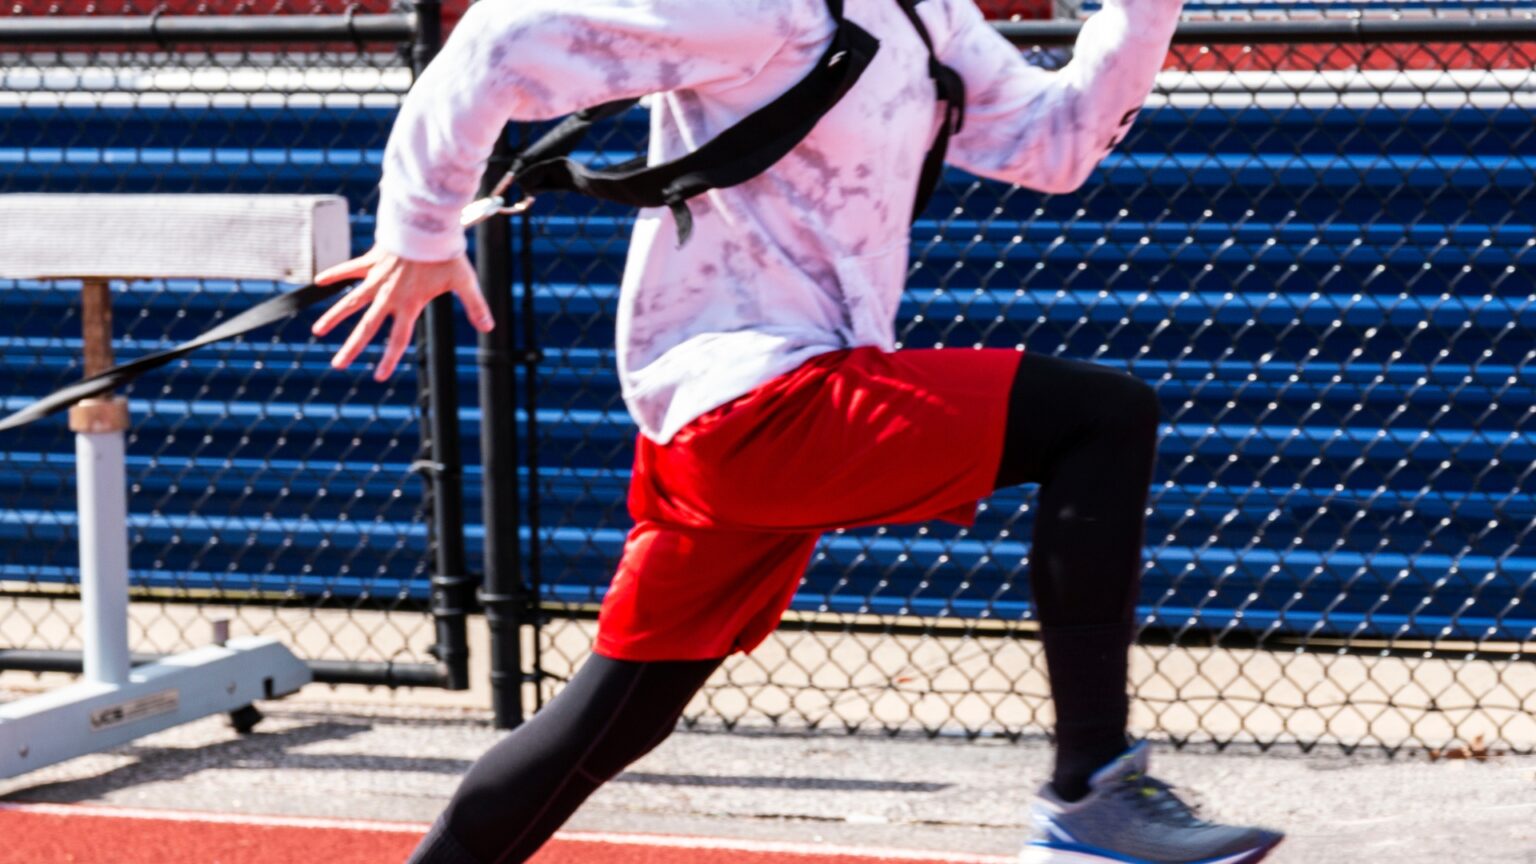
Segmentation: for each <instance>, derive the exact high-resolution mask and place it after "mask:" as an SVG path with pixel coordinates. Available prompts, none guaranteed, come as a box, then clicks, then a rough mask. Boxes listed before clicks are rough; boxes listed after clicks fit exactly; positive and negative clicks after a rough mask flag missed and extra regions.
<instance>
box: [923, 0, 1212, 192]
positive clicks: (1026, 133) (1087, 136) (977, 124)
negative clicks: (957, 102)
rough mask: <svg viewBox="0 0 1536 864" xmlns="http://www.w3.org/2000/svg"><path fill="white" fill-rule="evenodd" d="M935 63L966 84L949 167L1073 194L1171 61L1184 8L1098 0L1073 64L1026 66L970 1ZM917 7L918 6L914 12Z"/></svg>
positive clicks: (958, 3)
mask: <svg viewBox="0 0 1536 864" xmlns="http://www.w3.org/2000/svg"><path fill="white" fill-rule="evenodd" d="M949 6H950V14H951V16H952V17H953V20H952V22H951V24H952V29H951V31H950V32H951V34H952V35H951V38H950V39H949V40H948V42H947V44H945V45H944V46H943V48H942V50H941V51H940V59H941V60H942V61H943V62H944V63H945V64H947V65H949V66H951V67H953V68H954V69H955V70H956V71H958V72H959V73H960V75H961V77H962V78H964V79H965V84H966V90H967V109H966V119H965V129H964V130H963V131H962V132H961V133H960V134H959V135H957V136H955V138H954V140H953V141H952V142H951V144H950V150H949V159H948V161H950V162H951V163H953V164H955V165H958V166H960V167H961V168H964V169H966V170H968V171H971V172H973V173H976V174H980V175H982V176H984V177H992V178H995V179H998V180H1004V181H1007V182H1010V183H1017V184H1019V185H1021V186H1027V187H1029V188H1031V189H1038V190H1040V191H1042V192H1052V193H1060V192H1071V191H1072V190H1074V189H1076V188H1078V187H1079V186H1081V185H1082V184H1083V181H1084V180H1086V179H1088V175H1089V173H1090V172H1092V171H1093V168H1094V166H1096V165H1098V164H1099V161H1100V160H1101V159H1103V158H1104V156H1105V155H1106V154H1108V153H1109V151H1110V149H1111V148H1112V147H1114V145H1115V144H1117V143H1119V142H1120V140H1121V139H1122V138H1124V137H1125V133H1126V132H1127V130H1129V129H1130V127H1131V123H1132V121H1133V120H1134V119H1135V117H1136V112H1137V111H1139V110H1140V109H1141V106H1142V104H1143V103H1144V102H1145V101H1146V98H1147V94H1148V93H1150V92H1151V91H1152V83H1153V80H1154V79H1155V78H1156V76H1157V72H1158V70H1159V69H1161V68H1162V64H1163V59H1164V58H1165V57H1166V56H1167V54H1168V43H1169V41H1170V40H1171V39H1172V37H1173V30H1174V27H1175V25H1176V24H1177V23H1178V17H1179V12H1180V10H1181V7H1182V3H1181V0H1104V6H1103V8H1102V9H1101V10H1100V11H1099V12H1097V13H1095V14H1094V15H1093V16H1092V17H1090V18H1089V19H1088V20H1087V21H1085V22H1084V23H1083V29H1082V32H1081V33H1079V34H1078V37H1077V45H1076V47H1075V48H1074V49H1073V54H1072V61H1071V62H1070V63H1068V64H1067V65H1066V66H1064V67H1063V68H1061V69H1060V70H1058V71H1055V72H1051V71H1047V70H1045V69H1040V68H1038V67H1035V66H1031V65H1029V64H1028V63H1026V62H1025V61H1024V59H1023V58H1022V57H1021V56H1020V54H1019V50H1018V49H1017V48H1015V47H1014V46H1013V45H1011V44H1009V42H1008V40H1006V39H1004V38H1003V37H1002V36H1001V35H999V34H998V33H997V31H996V30H994V29H993V28H992V27H991V25H989V24H988V23H987V22H986V21H985V20H984V19H983V18H982V15H981V12H980V11H978V10H977V8H976V6H975V4H974V3H973V2H972V0H955V2H952V3H950V4H949ZM919 8H921V7H919Z"/></svg>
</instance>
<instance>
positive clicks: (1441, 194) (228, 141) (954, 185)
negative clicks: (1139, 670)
mask: <svg viewBox="0 0 1536 864" xmlns="http://www.w3.org/2000/svg"><path fill="white" fill-rule="evenodd" d="M390 116H391V115H390V112H388V111H385V110H382V109H356V108H349V109H345V110H341V109H332V110H324V109H318V108H302V109H300V108H289V109H263V108H218V109H215V108H195V107H194V108H187V107H178V108H176V109H174V110H171V109H166V110H163V111H156V110H148V109H146V110H143V111H138V112H129V111H125V110H117V109H103V110H96V111H93V110H86V109H83V108H75V107H69V108H51V109H19V108H14V107H11V108H3V109H0V128H3V129H6V130H7V134H6V137H5V139H4V140H3V141H0V191H8V192H19V191H59V192H64V191H86V190H92V191H149V190H154V191H170V192H198V191H203V192H211V191H220V192H223V191H246V192H339V193H341V194H345V195H347V196H348V197H349V198H350V199H351V200H352V201H353V203H354V210H355V211H356V212H358V213H360V214H366V213H367V212H368V211H369V210H371V207H372V194H373V187H374V185H375V183H376V182H377V173H378V164H379V161H380V151H381V148H382V144H383V140H384V136H385V134H386V133H387V130H388V125H389V122H390ZM1530 119H1531V118H1530V114H1529V113H1528V112H1525V111H1518V110H1514V109H1502V110H1491V109H1488V108H1485V107H1472V106H1468V107H1465V108H1443V107H1442V108H1430V107H1421V108H1416V109H1411V110H1408V109H1402V110H1389V109H1386V108H1374V109H1347V108H1331V109H1322V108H1299V107H1297V108H1288V109H1285V110H1283V111H1282V110H1273V109H1261V108H1257V107H1250V108H1241V109H1240V108H1221V107H1215V106H1210V107H1202V108H1199V109H1198V110H1192V109H1187V108H1173V107H1167V108H1157V109H1150V110H1148V111H1146V112H1144V114H1143V116H1142V119H1141V120H1140V121H1139V123H1138V126H1137V127H1136V129H1135V131H1134V132H1133V134H1132V135H1131V136H1130V138H1129V139H1128V140H1127V141H1126V142H1125V144H1124V145H1123V146H1122V147H1121V148H1120V149H1119V151H1117V152H1116V153H1115V154H1114V155H1112V156H1111V157H1110V158H1109V159H1108V160H1106V162H1105V164H1104V165H1103V166H1102V167H1101V169H1100V170H1099V171H1098V172H1097V173H1096V175H1095V176H1094V177H1093V178H1092V179H1091V180H1090V181H1089V182H1088V184H1087V185H1086V186H1085V187H1084V189H1083V190H1082V192H1080V193H1078V194H1075V195H1067V196H1054V197H1047V196H1041V195H1037V194H1034V193H1031V192H1028V191H1026V190H1019V189H1009V188H1006V187H1003V186H1001V185H999V184H995V183H990V182H981V181H978V180H976V179H975V178H972V177H969V176H966V175H963V174H961V173H959V172H952V173H951V174H950V175H949V176H948V177H947V178H946V186H945V189H944V190H942V191H941V193H940V194H939V196H938V197H937V199H936V200H935V202H934V203H933V205H932V206H931V207H930V209H929V211H928V214H927V215H926V217H925V219H924V220H923V221H922V222H921V223H920V224H919V225H918V226H917V227H916V229H915V230H914V238H915V242H914V247H913V248H914V254H915V256H916V257H915V260H914V266H913V270H912V276H911V288H910V290H909V291H908V293H907V297H906V301H905V302H904V304H903V307H902V309H901V312H900V324H899V330H900V333H901V338H902V340H903V343H904V344H906V345H909V346H925V345H933V344H944V345H950V346H968V345H975V344H988V345H997V346H1013V345H1016V344H1018V343H1021V342H1022V343H1025V344H1027V345H1028V347H1029V349H1030V350H1033V351H1043V352H1062V353H1065V354H1068V355H1070V356H1077V357H1088V358H1092V359H1095V360H1098V361H1100V362H1106V363H1113V364H1116V365H1119V366H1122V367H1124V368H1129V369H1132V370H1133V371H1135V372H1136V373H1137V374H1138V375H1140V376H1142V377H1143V378H1145V379H1147V380H1148V381H1151V382H1153V383H1155V384H1156V386H1157V388H1158V392H1159V394H1160V396H1161V398H1162V403H1163V408H1164V421H1165V427H1164V438H1163V444H1162V448H1161V456H1160V463H1159V469H1158V474H1157V482H1156V485H1155V486H1154V488H1153V513H1152V516H1151V518H1150V519H1149V523H1148V531H1147V552H1148V561H1149V567H1148V571H1147V581H1146V589H1145V591H1144V594H1143V600H1142V606H1141V612H1142V614H1143V617H1144V620H1146V621H1147V622H1149V623H1152V624H1156V625H1159V626H1164V627H1170V628H1176V629H1177V628H1196V629H1204V630H1217V631H1231V630H1245V631H1251V632H1256V633H1284V634H1293V635H1294V634H1313V633H1327V634H1332V635H1347V634H1368V635H1372V636H1393V635H1397V636H1409V635H1411V636H1416V637H1423V636H1456V637H1477V638H1502V639H1512V638H1522V637H1523V638H1529V637H1531V636H1532V634H1533V633H1536V612H1533V611H1532V610H1531V609H1530V605H1529V604H1521V602H1520V601H1521V599H1522V597H1523V595H1524V593H1525V592H1526V591H1527V589H1528V587H1529V586H1530V585H1532V584H1533V583H1536V543H1533V542H1532V540H1531V531H1532V525H1533V524H1536V498H1533V496H1532V494H1531V493H1532V492H1533V491H1536V476H1533V473H1532V471H1531V469H1530V466H1531V465H1532V464H1533V462H1536V428H1533V419H1532V418H1533V416H1536V398H1533V396H1532V393H1533V387H1532V385H1533V384H1536V373H1533V372H1532V371H1531V362H1532V358H1533V357H1536V336H1533V335H1532V334H1533V333H1536V289H1533V287H1532V283H1531V280H1530V277H1529V274H1528V272H1527V271H1528V270H1529V265H1530V263H1531V255H1532V252H1531V249H1532V240H1531V238H1532V237H1533V236H1536V225H1533V221H1536V207H1533V201H1532V193H1531V191H1530V190H1531V188H1532V186H1533V183H1532V181H1533V179H1536V158H1532V157H1531V156H1530V155H1528V154H1529V153H1530V152H1532V151H1531V148H1530V146H1529V145H1530V142H1531V139H1532V134H1533V133H1532V131H1531V130H1532V126H1531V122H1530ZM616 134H617V136H618V137H619V140H634V141H638V140H641V138H642V136H643V134H644V129H643V124H642V122H641V118H639V117H638V116H634V115H631V116H628V117H626V118H622V119H621V120H620V121H619V124H618V126H617V128H616ZM1521 142H1524V143H1523V146H1522V144H1521ZM619 149H622V148H619ZM539 214H540V218H539V226H540V228H539V231H538V236H537V239H536V240H535V245H534V249H533V252H534V258H535V261H536V271H537V273H538V274H539V289H538V293H537V297H536V298H535V303H534V308H535V312H536V315H537V316H538V321H537V324H538V329H539V332H540V334H541V338H542V339H543V341H544V343H545V348H546V349H547V353H548V359H547V361H546V362H545V364H544V366H543V369H542V373H541V398H540V402H539V404H538V405H537V406H536V411H537V419H538V421H539V423H540V426H541V429H542V430H543V432H542V438H541V442H540V449H541V457H542V464H541V466H540V468H539V473H538V478H537V479H538V483H539V488H540V489H541V491H542V496H541V508H542V513H543V516H544V525H543V529H542V533H541V534H540V536H539V542H540V543H541V544H542V549H543V552H544V555H543V561H544V573H543V585H542V590H543V592H544V595H545V597H546V598H547V599H550V600H559V601H566V602H581V603H586V602H595V601H597V600H599V599H600V598H601V594H602V591H603V589H604V586H605V585H606V583H607V580H608V576H609V574H610V573H611V569H612V566H613V562H614V559H615V556H616V555H617V553H618V550H619V549H620V547H621V545H622V542H623V537H624V531H625V529H626V528H627V524H628V523H627V517H626V515H625V511H624V490H625V487H626V483H627V479H628V467H629V457H630V453H631V449H630V447H631V441H632V438H633V435H634V428H633V426H632V425H631V424H630V422H629V420H628V418H627V416H626V415H625V413H624V410H623V406H622V403H621V402H620V400H619V395H618V389H617V382H616V379H615V376H614V373H613V354H612V347H611V343H612V338H613V320H612V315H613V311H614V308H615V294H616V290H617V289H616V281H617V277H618V274H619V272H620V268H621V266H622V262H623V253H624V243H623V242H622V238H623V237H624V235H625V232H626V226H627V224H628V222H627V215H626V214H625V213H624V212H623V211H621V210H619V209H616V208H609V207H605V206H599V205H592V204H589V203H587V202H585V201H579V200H574V199H566V200H563V201H558V200H554V199H551V200H549V201H545V202H541V204H540V210H539ZM371 231H372V223H371V218H370V217H369V216H367V215H359V216H357V217H356V219H355V233H356V240H355V242H356V245H357V248H358V249H359V250H361V249H362V248H365V247H366V245H367V242H368V239H369V236H370V234H371ZM275 287H276V286H271V285H260V284H253V283H246V284H234V283H220V282H209V283H191V282H177V281H172V282H167V283H144V284H141V285H138V286H136V287H135V290H134V292H133V295H132V296H131V297H120V299H119V304H120V305H119V312H118V316H119V328H118V333H119V336H120V337H122V338H121V341H120V343H119V352H120V354H121V355H122V356H131V355H136V354H138V353H142V352H145V351H149V350H152V349H154V348H156V347H161V345H162V344H163V343H162V342H161V340H162V339H164V338H175V339H179V338H185V337H188V336H191V335H193V334H194V333H196V332H198V331H200V330H201V329H203V328H204V327H206V326H207V324H208V322H209V321H210V320H211V319H212V317H213V316H214V315H216V314H219V313H220V312H221V311H225V312H230V311H236V310H238V309H242V308H245V307H246V306H248V305H250V304H251V303H253V302H255V301H256V300H257V299H259V298H260V297H261V296H263V295H264V293H266V292H269V291H271V290H275ZM0 292H3V297H4V302H5V308H6V309H7V311H8V313H9V315H8V319H9V323H8V324H7V325H0V347H3V351H0V407H3V408H4V409H6V410H13V409H15V408H18V407H20V406H21V405H23V404H25V403H26V401H27V400H28V397H30V396H36V395H40V394H42V393H44V392H46V391H47V390H49V389H51V388H52V387H54V386H57V385H59V384H61V383H64V382H66V381H69V380H71V379H72V378H74V377H78V375H79V366H78V361H77V357H78V354H79V339H78V326H77V323H76V322H75V321H74V319H73V317H72V315H73V313H72V311H71V309H72V299H73V293H72V292H71V291H69V290H67V289H65V288H58V287H55V286H49V285H43V284H39V283H27V282H4V283H0ZM957 316H958V317H959V320H957ZM311 320H313V315H310V316H307V317H305V318H304V319H303V320H300V321H296V322H293V323H291V324H288V325H285V326H283V327H281V328H277V329H275V330H274V331H271V332H266V333H262V334H258V335H256V336H254V337H252V338H250V339H248V340H245V341H242V342H240V343H236V344H233V345H229V346H224V347H221V348H218V349H214V350H210V351H205V352H203V353H200V354H198V355H195V356H193V357H191V358H189V359H187V360H185V361H183V362H182V363H180V364H177V365H174V366H172V367H170V368H168V369H165V370H162V371H161V372H157V373H154V374H152V375H149V376H146V377H145V378H144V379H142V380H141V381H140V382H139V383H138V384H137V385H135V386H134V388H133V389H132V391H131V392H130V393H129V394H128V395H129V396H130V398H131V399H132V400H133V407H134V414H135V416H136V418H138V424H137V427H136V430H135V433H134V439H133V441H132V442H131V443H130V454H131V461H130V466H129V471H130V476H131V478H132V482H133V483H134V489H133V510H134V518H133V525H132V530H133V533H134V543H135V545H134V558H133V563H134V568H135V577H134V578H135V579H136V580H137V582H138V583H139V584H143V585H150V586H156V587H161V588H177V589H187V590H224V591H232V592H246V591H261V592H271V593H273V594H275V595H280V596H286V597H290V598H304V597H313V596H319V595H323V596H329V597H337V598H363V597H366V598H375V599H376V598H416V599H419V598H421V597H424V596H425V594H426V591H427V584H426V579H425V576H424V572H425V571H424V567H425V566H426V565H425V563H424V556H425V550H426V548H427V538H426V530H425V527H424V523H423V521H422V519H421V517H420V513H419V512H418V511H419V505H420V499H419V491H420V484H419V482H418V481H417V480H416V479H415V478H414V477H412V476H411V475H410V474H409V469H410V465H411V463H412V461H413V460H414V459H415V457H416V442H417V434H418V432H417V424H416V414H415V409H414V399H415V391H414V387H412V386H410V385H409V382H408V379H402V380H401V381H399V382H397V385H396V386H388V385H379V384H376V383H374V382H372V381H371V380H369V379H368V377H367V376H366V374H365V373H363V372H362V371H361V370H359V371H356V372H353V373H347V374H338V373H335V372H333V371H331V370H329V368H328V367H327V365H326V361H327V360H328V357H329V353H330V351H331V350H333V349H334V346H335V345H336V344H337V342H338V341H339V339H331V340H328V341H327V342H326V343H324V344H318V345H317V344H312V343H311V342H310V340H309V339H308V337H307V324H308V323H309V321H311ZM458 326H459V335H460V343H459V344H460V350H459V354H458V361H459V362H458V367H459V368H458V371H459V382H460V387H461V392H462V394H463V396H464V398H465V400H466V407H465V409H464V411H463V413H462V420H463V424H464V430H465V442H464V443H465V452H466V454H467V455H468V456H470V458H471V460H472V461H473V460H474V459H475V458H476V455H477V453H478V440H477V439H476V437H475V436H476V433H477V431H478V420H479V414H478V408H477V407H476V406H475V405H474V404H473V400H474V396H475V386H474V381H475V370H476V366H475V356H474V352H473V348H472V347H471V346H472V345H473V338H472V334H471V333H470V331H469V329H468V327H467V325H465V324H464V323H463V322H462V321H459V322H458ZM375 356H377V349H376V348H375V349H373V350H372V352H371V353H370V354H369V355H367V357H366V358H365V359H368V358H372V357H375ZM525 407H526V406H525ZM0 452H3V454H4V455H3V459H4V470H0V502H3V504H0V537H4V538H5V539H6V541H8V542H6V543H5V544H4V546H3V548H4V550H5V551H4V553H3V555H0V578H3V579H6V580H36V581H40V582H69V581H72V580H73V578H74V573H73V569H72V563H73V560H74V553H73V548H72V544H73V531H74V524H75V517H74V514H73V510H74V508H73V490H72V485H71V483H72V473H73V472H72V466H73V458H74V457H73V450H72V446H71V443H70V439H69V436H68V434H67V432H66V431H65V430H64V426H63V422H62V420H61V419H59V418H54V419H50V420H47V421H44V422H41V423H38V424H35V425H33V426H31V427H28V428H26V429H24V430H21V431H19V432H14V433H8V435H7V436H6V437H5V439H4V440H3V442H0ZM481 479H482V478H481V474H480V472H479V468H478V466H476V465H471V466H470V469H469V471H468V472H467V481H468V490H467V491H468V501H467V512H468V513H469V515H470V517H471V519H472V520H478V514H479V503H480V499H479V495H480V488H481ZM1031 498H1032V495H1031V494H1029V493H1027V492H1026V490H1012V491H1008V492H1005V493H1000V494H999V495H997V496H996V497H995V498H993V499H992V500H991V501H989V502H987V504H986V505H985V507H984V509H983V511H982V513H981V514H980V516H979V520H978V524H977V526H976V527H975V528H974V529H972V530H960V529H957V528H953V527H945V526H921V527H915V526H907V527H900V528H891V529H882V530H861V531H850V532H846V533H840V534H836V535H833V536H830V537H828V538H827V540H826V542H825V543H824V544H823V546H822V549H821V551H820V553H819V554H818V558H817V561H816V563H815V564H814V565H813V567H812V569H811V570H810V572H809V574H808V576H807V579H806V582H805V584H804V586H803V587H802V590H801V592H800V593H799V595H798V596H797V597H796V600H795V607H796V608H799V609H803V610H826V611H832V612H874V613H886V614H923V615H938V616H957V617H965V618H975V617H990V618H1004V619H1008V618H1017V617H1020V616H1025V615H1028V614H1029V610H1028V599H1029V591H1028V586H1027V584H1026V580H1025V578H1024V572H1023V571H1022V570H1021V568H1020V562H1021V560H1022V559H1023V558H1024V557H1025V556H1026V555H1027V552H1028V530H1029V521H1030V517H1029V512H1028V509H1027V508H1028V504H1029V502H1030V500H1031ZM1000 537H1001V539H999V538H1000ZM467 539H468V542H469V545H470V551H471V555H472V556H474V555H477V554H478V552H479V550H480V548H481V545H482V544H483V539H484V534H483V529H482V528H481V527H480V526H479V525H478V524H474V525H471V526H470V529H469V532H468V538H467Z"/></svg>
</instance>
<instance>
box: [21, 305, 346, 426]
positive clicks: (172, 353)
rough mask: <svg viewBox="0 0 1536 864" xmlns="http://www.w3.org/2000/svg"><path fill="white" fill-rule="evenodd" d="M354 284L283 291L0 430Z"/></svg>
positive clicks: (74, 388) (41, 404) (30, 409)
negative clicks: (283, 292) (193, 336)
mask: <svg viewBox="0 0 1536 864" xmlns="http://www.w3.org/2000/svg"><path fill="white" fill-rule="evenodd" d="M353 284H355V280H354V281H343V282H338V283H336V284H333V285H314V284H311V285H305V286H304V287H303V288H299V289H298V290H295V291H289V292H288V293H286V294H279V295H278V296H276V297H273V298H272V299H270V300H266V301H263V302H261V303H258V304H256V305H255V306H252V307H251V308H249V309H247V310H245V311H244V312H241V313H240V314H239V315H236V316H235V317H233V318H231V319H229V320H228V321H224V322H222V323H221V324H219V325H218V326H217V327H214V328H212V329H209V330H205V331H203V332H202V333H201V334H199V335H198V336H197V337H196V338H194V339H190V340H188V341H186V342H183V343H181V344H180V345H177V346H176V347H174V348H167V349H166V350H164V351H156V352H155V353H153V354H146V355H144V356H143V357H140V358H139V359H137V360H133V361H130V362H128V363H123V364H121V365H118V366H113V367H112V368H111V369H108V370H107V371H105V372H101V373H98V374H96V375H92V376H91V377H89V378H85V379H82V380H80V381H76V382H75V383H73V384H70V385H69V386H67V387H64V388H62V389H60V390H55V391H53V392H52V393H49V394H48V395H47V396H44V397H43V398H41V399H39V400H37V401H36V402H33V403H32V404H31V405H28V406H27V407H25V408H23V409H21V410H20V411H17V412H16V413H15V414H12V415H11V416H9V417H6V418H5V419H4V420H0V432H4V431H6V430H8V429H15V428H16V427H18V426H24V425H26V424H28V423H31V422H32V421H33V420H40V419H42V418H43V417H46V416H48V415H49V414H53V413H55V412H57V411H63V410H64V409H65V408H68V407H69V406H71V405H73V404H75V403H76V402H79V401H80V400H81V399H89V398H91V397H92V396H100V395H101V394H103V393H106V392H108V391H110V390H114V389H116V388H118V387H121V386H122V385H124V384H127V383H128V382H129V381H132V380H133V379H135V378H137V377H139V376H140V375H143V374H144V373H145V372H148V371H150V370H151V369H159V368H160V367H161V366H164V365H166V364H167V363H170V362H172V361H173V360H178V359H180V358H182V357H185V356H186V355H188V354H191V353H192V352H193V351H196V350H197V349H199V348H202V347H203V346H205V345H211V344H213V343H214V342H220V341H223V340H225V339H233V338H234V337H236V336H242V335H244V334H246V333H249V332H251V331H252V330H255V329H257V328H258V327H265V326H267V325H268V324H272V323H275V322H278V321H281V320H283V319H284V318H288V317H290V316H292V315H294V314H296V313H297V312H299V311H301V310H303V309H306V308H308V307H310V306H313V305H315V304H316V303H319V302H321V301H323V300H326V299H327V298H330V297H334V296H336V295H337V294H340V293H341V292H342V291H343V290H344V289H346V288H348V287H350V286H351V285H353Z"/></svg>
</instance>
